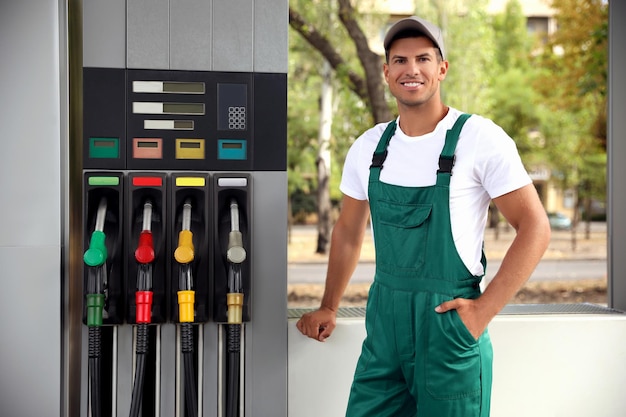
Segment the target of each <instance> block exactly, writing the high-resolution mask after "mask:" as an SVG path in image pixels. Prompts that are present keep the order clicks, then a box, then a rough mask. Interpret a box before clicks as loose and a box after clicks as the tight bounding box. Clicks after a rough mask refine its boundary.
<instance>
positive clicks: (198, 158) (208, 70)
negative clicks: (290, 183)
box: [76, 0, 287, 417]
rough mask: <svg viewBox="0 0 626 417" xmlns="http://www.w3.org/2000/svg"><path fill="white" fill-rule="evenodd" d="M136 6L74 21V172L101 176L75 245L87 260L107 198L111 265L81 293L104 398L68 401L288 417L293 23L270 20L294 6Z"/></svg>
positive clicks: (191, 414)
mask: <svg viewBox="0 0 626 417" xmlns="http://www.w3.org/2000/svg"><path fill="white" fill-rule="evenodd" d="M264 1H265V0H264ZM144 3H145V1H144V0H125V1H122V2H99V1H97V0H87V1H83V2H81V5H82V7H83V9H82V10H81V11H80V13H77V15H82V17H83V19H85V23H86V24H84V25H83V26H82V28H83V33H84V35H85V36H84V38H83V40H84V43H83V46H84V48H83V72H82V83H81V85H82V86H83V96H82V99H83V100H82V104H83V108H82V114H81V116H82V121H83V135H82V161H81V162H82V167H83V175H85V176H86V178H87V177H89V178H91V177H92V176H93V177H94V178H93V179H94V181H95V180H96V178H95V177H101V179H100V180H99V181H101V182H100V183H98V181H95V182H94V184H92V185H89V184H88V183H87V180H85V181H86V182H85V187H84V189H83V191H84V194H83V196H82V198H83V205H84V207H85V213H86V218H88V221H87V222H86V223H85V225H84V230H83V234H84V235H85V238H84V240H85V246H86V245H87V241H88V238H87V235H88V234H89V235H91V234H92V232H94V230H96V228H95V217H96V212H97V207H98V205H99V204H100V201H101V199H102V197H106V204H107V209H106V211H107V215H106V220H105V223H104V233H105V235H106V245H107V249H108V251H107V254H108V258H107V262H106V272H107V273H106V274H104V273H100V275H96V274H95V271H96V270H95V269H94V270H93V271H92V272H91V275H92V276H94V279H93V281H94V282H95V283H96V284H94V285H93V286H91V287H89V291H93V294H94V296H93V297H91V296H90V300H93V301H90V302H89V303H88V302H87V298H86V295H87V294H86V293H85V294H84V295H85V303H84V304H85V313H84V314H85V324H86V323H87V318H86V309H87V306H88V305H89V306H93V308H96V307H97V308H99V306H100V305H101V304H102V303H103V307H102V315H103V320H102V321H103V323H102V326H100V327H101V329H100V330H101V333H102V343H101V346H102V347H101V349H100V355H101V359H100V362H101V374H100V378H98V377H97V369H96V368H94V369H95V370H94V372H93V375H94V380H96V381H97V380H98V379H100V389H99V390H96V391H97V392H99V393H100V398H99V400H98V397H97V396H96V395H95V394H94V395H91V394H88V393H86V392H85V390H83V389H82V388H76V390H77V391H79V392H80V393H81V395H80V397H81V398H80V400H81V405H82V406H84V405H85V404H86V403H87V402H88V401H90V400H91V398H89V397H93V401H94V402H95V403H94V404H97V403H98V402H99V403H100V409H101V410H102V411H101V417H104V416H107V417H109V416H112V417H119V416H121V415H126V414H127V413H128V412H130V415H131V416H132V417H134V416H142V417H153V416H155V417H156V416H173V417H196V416H203V417H235V416H236V417H252V416H253V415H259V416H265V415H268V416H270V415H271V416H274V417H280V416H281V415H284V413H285V412H286V395H287V388H286V357H287V355H286V346H287V344H286V331H284V326H280V325H279V326H276V324H277V323H280V322H281V321H284V322H286V201H287V199H286V185H287V184H286V178H287V175H286V153H287V152H286V143H287V141H286V85H287V78H286V62H287V61H286V50H287V48H286V39H287V36H286V35H287V25H286V23H285V22H283V23H284V24H283V25H276V22H275V19H274V18H273V16H276V15H277V14H276V13H278V14H282V15H284V16H286V12H287V3H286V2H282V3H281V2H274V1H265V2H264V3H263V5H262V6H261V5H260V3H258V1H257V2H254V1H252V0H244V1H241V2H239V1H238V2H216V3H215V4H211V5H209V3H206V2H173V1H165V2H151V3H150V8H149V12H146V10H148V9H146V7H145V4H144ZM255 3H256V4H255ZM209 6H210V7H209ZM258 10H263V13H259V12H257V11H258ZM242 17H243V18H242ZM268 17H269V18H268ZM96 20H97V21H99V22H100V21H102V22H105V21H106V25H94V24H90V23H93V22H94V21H96ZM104 27H106V28H107V29H106V30H105V31H104V32H102V30H101V29H102V28H104ZM163 28H165V29H164V30H162V29H163ZM278 40H280V41H284V42H283V43H284V45H283V46H284V47H285V48H276V42H277V41H278ZM233 51H236V52H235V54H234V55H233ZM253 52H254V53H253ZM277 55H278V56H277ZM162 58H165V59H164V60H162ZM207 58H210V59H208V60H207ZM282 58H285V59H282ZM189 60H192V61H196V62H190V61H189ZM277 63H280V65H278V64H277ZM105 178H109V179H108V180H104V179H105ZM111 178H112V179H114V180H112V179H111ZM107 181H111V182H110V183H108V182H107ZM253 182H254V190H255V193H256V190H260V192H259V193H258V197H257V195H256V194H255V196H253V194H252V183H253ZM255 198H259V200H258V204H257V203H256V202H255V203H254V206H255V207H256V209H255V210H253V209H252V208H253V202H254V199H255ZM113 214H115V221H112V220H111V219H112V218H113V217H114V215H113ZM110 218H111V219H110ZM113 226H115V227H116V228H117V230H116V232H115V233H107V232H109V230H108V229H110V228H112V227H113ZM96 235H98V234H96ZM260 242H271V243H270V244H268V245H265V244H260ZM112 245H117V247H116V248H115V250H113V249H114V248H113V247H112ZM92 263H93V264H94V267H93V268H97V266H98V264H97V263H95V262H92ZM90 268H92V267H91V266H89V265H88V264H85V266H84V271H85V272H84V275H85V278H84V282H85V291H87V285H86V284H87V275H88V272H89V270H90ZM102 272H104V271H102ZM253 276H254V282H255V285H256V287H255V288H256V289H255V291H252V281H253V278H252V277H253ZM104 281H106V282H104ZM100 282H103V284H102V289H100V287H101V286H100V284H99V283H100ZM257 289H258V291H257ZM100 292H102V293H103V295H104V301H102V299H103V297H102V294H100ZM90 294H91V293H90ZM253 306H254V307H255V308H256V310H255V311H254V314H253ZM90 308H92V307H90ZM92 322H93V323H94V324H92V326H91V327H94V328H95V327H98V326H97V324H96V323H97V320H96V321H91V320H90V323H92ZM88 331H89V330H88V329H87V327H86V328H85V331H84V336H83V337H84V340H81V343H83V345H85V346H87V345H88V343H87V340H86V339H87V332H88ZM92 332H94V333H96V332H97V330H93V331H92ZM277 341H278V343H277ZM86 350H87V349H84V351H86ZM97 353H98V351H97V349H96V350H95V351H94V353H93V356H97ZM93 362H94V363H95V362H96V361H95V360H94V361H93ZM85 363H87V361H85ZM79 366H82V364H81V365H79ZM83 374H84V375H86V374H87V372H84V373H83ZM83 374H81V387H82V386H84V385H85V384H84V382H85V381H84V380H82V379H83V378H85V376H84V375H83ZM270 398H271V400H269V399H270ZM94 407H95V406H94ZM94 407H91V408H94ZM83 410H87V408H83ZM81 414H82V413H81ZM92 417H98V416H92Z"/></svg>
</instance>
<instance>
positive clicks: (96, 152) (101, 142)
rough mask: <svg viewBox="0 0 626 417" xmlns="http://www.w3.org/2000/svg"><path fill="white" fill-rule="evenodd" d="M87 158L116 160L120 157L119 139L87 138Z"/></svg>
mask: <svg viewBox="0 0 626 417" xmlns="http://www.w3.org/2000/svg"><path fill="white" fill-rule="evenodd" d="M89 157H90V158H106V159H117V158H119V157H120V139H119V138H89Z"/></svg>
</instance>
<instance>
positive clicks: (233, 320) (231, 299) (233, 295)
mask: <svg viewBox="0 0 626 417" xmlns="http://www.w3.org/2000/svg"><path fill="white" fill-rule="evenodd" d="M226 304H227V305H228V324H241V323H242V322H243V293H237V292H230V293H228V294H226Z"/></svg>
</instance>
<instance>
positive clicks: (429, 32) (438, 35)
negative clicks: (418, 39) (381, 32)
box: [383, 16, 446, 59]
mask: <svg viewBox="0 0 626 417" xmlns="http://www.w3.org/2000/svg"><path fill="white" fill-rule="evenodd" d="M405 30H416V31H419V32H422V33H423V34H424V35H426V36H427V37H428V38H430V40H431V41H433V43H434V44H435V46H436V47H437V48H439V50H440V51H441V56H442V57H443V58H444V59H445V57H446V53H445V49H444V46H443V33H442V32H441V29H439V27H437V26H435V25H434V24H432V23H430V22H429V21H427V20H424V19H422V18H420V17H417V16H411V17H407V18H405V19H401V20H398V21H397V22H396V23H394V24H393V25H392V26H391V27H390V28H389V30H388V31H387V34H386V35H385V41H384V42H383V45H384V46H385V51H387V52H389V47H390V46H391V42H393V40H394V39H395V37H396V36H397V35H398V34H399V33H400V32H404V31H405Z"/></svg>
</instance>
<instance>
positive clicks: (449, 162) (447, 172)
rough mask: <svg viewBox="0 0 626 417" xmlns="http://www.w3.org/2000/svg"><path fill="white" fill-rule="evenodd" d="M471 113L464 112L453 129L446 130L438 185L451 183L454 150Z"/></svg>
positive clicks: (438, 173) (440, 159)
mask: <svg viewBox="0 0 626 417" xmlns="http://www.w3.org/2000/svg"><path fill="white" fill-rule="evenodd" d="M470 116H471V114H467V113H463V114H461V115H460V116H459V118H458V119H456V122H455V123H454V126H452V129H449V130H448V131H447V132H446V142H445V144H444V145H443V150H442V151H441V155H439V169H438V170H437V185H450V176H451V175H452V167H453V166H454V151H455V150H456V144H457V143H458V141H459V135H460V134H461V129H462V128H463V125H464V124H465V122H466V121H467V119H469V118H470Z"/></svg>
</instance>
